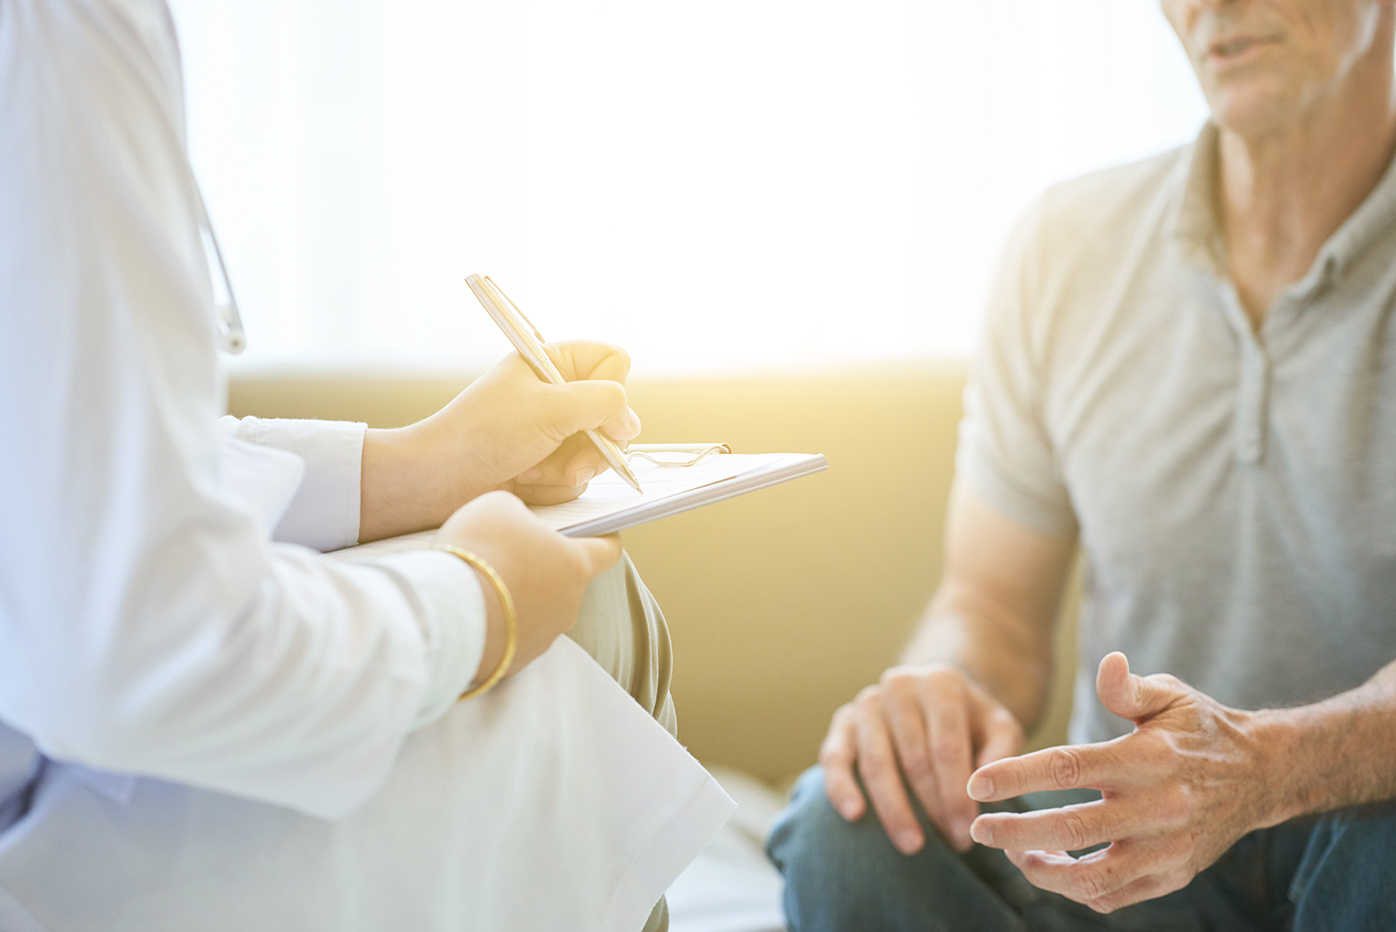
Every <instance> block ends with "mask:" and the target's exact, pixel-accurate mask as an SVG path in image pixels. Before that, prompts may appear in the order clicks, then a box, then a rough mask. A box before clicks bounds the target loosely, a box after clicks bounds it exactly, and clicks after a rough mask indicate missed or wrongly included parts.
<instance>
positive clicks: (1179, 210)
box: [1168, 120, 1396, 284]
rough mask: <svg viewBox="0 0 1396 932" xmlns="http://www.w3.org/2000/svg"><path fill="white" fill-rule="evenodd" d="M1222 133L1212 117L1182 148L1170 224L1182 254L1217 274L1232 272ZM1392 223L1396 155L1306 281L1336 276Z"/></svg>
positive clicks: (1324, 248)
mask: <svg viewBox="0 0 1396 932" xmlns="http://www.w3.org/2000/svg"><path fill="white" fill-rule="evenodd" d="M1219 140H1220V133H1219V132H1218V130H1217V127H1216V124H1214V123H1212V122H1211V121H1210V120H1209V121H1208V122H1207V124H1206V125H1205V126H1203V127H1202V131H1201V132H1200V133H1198V135H1197V139H1195V140H1194V141H1193V143H1192V145H1190V146H1188V147H1187V148H1185V149H1184V150H1183V151H1182V153H1181V154H1180V158H1179V160H1178V167H1177V170H1176V173H1175V176H1174V177H1175V181H1174V185H1173V190H1174V196H1173V201H1172V204H1171V206H1170V212H1169V221H1168V222H1169V228H1170V233H1171V235H1172V238H1173V240H1174V242H1176V243H1177V244H1178V247H1179V249H1180V251H1181V253H1182V256H1183V259H1184V260H1185V261H1186V262H1188V263H1189V264H1191V265H1194V266H1197V267H1199V268H1202V269H1205V270H1206V271H1209V272H1211V273H1213V274H1214V275H1216V276H1217V277H1219V278H1221V277H1225V276H1226V275H1227V260H1226V241H1225V239H1224V237H1223V236H1222V230H1221V223H1220V214H1219V210H1218V205H1219V204H1220V198H1219V196H1218V190H1217V175H1218V166H1219V160H1218V158H1217V149H1218V146H1219ZM1392 223H1396V158H1393V160H1392V162H1391V164H1389V165H1387V167H1386V171H1385V172H1384V173H1383V174H1382V176H1381V180H1380V181H1378V182H1377V186H1376V187H1375V188H1373V189H1372V191H1371V193H1370V194H1368V195H1367V197H1366V199H1364V200H1363V201H1362V203H1361V204H1359V205H1358V207H1357V210H1355V211H1353V212H1352V214H1351V215H1350V216H1349V217H1348V218H1347V220H1345V221H1343V224H1342V226H1340V227H1338V229H1337V231H1336V232H1334V233H1333V235H1332V236H1330V237H1329V238H1328V241H1327V242H1325V243H1324V244H1323V246H1322V248H1320V249H1319V251H1318V256H1317V257H1316V258H1315V260H1314V264H1313V266H1312V267H1311V268H1310V270H1309V273H1308V274H1307V275H1306V276H1305V277H1304V281H1305V282H1312V283H1314V284H1317V283H1318V282H1319V281H1321V280H1323V279H1324V278H1326V277H1336V276H1338V275H1341V274H1342V273H1343V271H1344V270H1345V269H1346V268H1347V267H1348V266H1349V265H1350V264H1351V263H1352V261H1353V259H1355V258H1356V257H1357V256H1358V255H1359V254H1360V253H1361V252H1362V250H1363V249H1365V248H1366V247H1367V246H1368V245H1369V244H1371V243H1372V242H1373V241H1374V240H1375V239H1377V237H1378V236H1379V235H1380V234H1381V233H1382V232H1384V231H1385V230H1386V229H1387V228H1388V227H1389V226H1391V224H1392Z"/></svg>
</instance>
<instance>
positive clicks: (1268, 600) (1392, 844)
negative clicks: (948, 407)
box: [769, 0, 1396, 932]
mask: <svg viewBox="0 0 1396 932" xmlns="http://www.w3.org/2000/svg"><path fill="white" fill-rule="evenodd" d="M1162 7H1163V10H1164V13H1165V14H1166V16H1167V17H1168V19H1169V20H1170V22H1171V23H1172V25H1173V27H1174V29H1175V30H1176V32H1177V33H1178V35H1179V37H1180V38H1181V39H1182V41H1183V44H1184V46H1185V48H1186V50H1187V53H1188V55H1189V57H1190V59H1191V61H1192V63H1193V66H1194V69H1195V70H1196V73H1197V76H1198V79H1199V80H1200V82H1201V85H1202V89H1203V91H1204V93H1205V95H1206V98H1207V100H1208V102H1209V105H1210V107H1211V112H1212V119H1211V121H1210V122H1209V123H1208V125H1207V126H1205V127H1204V128H1203V130H1202V132H1201V134H1200V135H1199V137H1198V138H1197V140H1196V142H1195V143H1193V144H1192V145H1190V146H1188V147H1186V148H1184V149H1182V150H1180V151H1178V152H1174V153H1170V154H1167V155H1164V156H1161V157H1158V158H1154V159H1150V160H1148V161H1145V162H1142V163H1140V164H1136V165H1130V166H1126V167H1123V168H1119V169H1114V170H1110V171H1105V172H1102V173H1099V174H1096V175H1092V176H1089V177H1086V178H1083V179H1080V180H1077V181H1073V182H1069V183H1067V184H1063V185H1061V186H1059V187H1056V188H1054V189H1053V190H1051V191H1049V192H1048V193H1047V195H1046V196H1045V197H1044V198H1043V199H1042V200H1041V202H1040V203H1039V204H1038V205H1037V206H1036V208H1035V209H1034V210H1033V211H1032V212H1031V213H1030V214H1029V216H1028V217H1027V219H1026V220H1025V221H1024V222H1023V224H1022V225H1021V227H1020V228H1019V230H1018V231H1017V233H1016V234H1015V236H1014V238H1013V240H1012V242H1011V244H1010V247H1009V251H1008V260H1007V264H1006V268H1005V270H1004V272H1003V275H1002V277H1001V279H1000V280H999V282H998V283H997V289H996V294H995V297H994V298H993V300H992V304H991V307H990V311H989V324H988V335H987V342H986V345H985V347H984V350H983V354H982V356H981V358H980V360H979V362H978V364H977V367H976V369H975V371H974V373H973V376H972V380H971V387H970V389H969V391H968V394H967V396H966V404H967V412H966V418H965V421H964V424H963V427H962V433H961V445H960V450H959V453H958V479H957V484H956V487H955V489H954V491H953V493H952V502H951V508H950V516H949V524H948V527H947V532H946V534H947V560H946V570H945V577H944V580H943V582H942V584H941V586H940V589H939V591H938V593H937V594H936V596H935V598H934V600H933V601H932V603H931V605H930V607H929V609H928V610H927V613H926V615H925V617H924V619H923V621H922V623H921V627H920V629H919V631H918V633H917V634H916V636H915V637H914V638H913V640H912V641H911V643H910V645H909V646H908V648H907V650H906V653H905V657H904V660H903V663H902V664H901V665H900V666H897V667H894V668H892V669H890V670H888V671H887V672H886V673H885V674H884V675H883V677H882V679H881V681H880V682H879V683H878V684H877V685H875V686H870V687H868V688H867V689H865V690H864V691H863V692H861V693H860V694H859V695H858V697H857V698H856V699H855V700H854V701H853V702H851V703H849V704H848V705H846V706H844V707H843V708H841V709H839V710H838V712H837V713H836V714H835V715H834V718H833V723H832V725H831V727H830V730H829V733H828V737H827V738H826V740H825V743H824V745H823V748H822V750H821V753H820V764H821V768H822V769H816V770H813V771H811V772H809V773H808V774H806V775H805V777H804V778H802V780H801V782H800V784H799V786H798V787H797V790H796V793H795V796H794V799H793V801H792V804H791V806H790V808H789V809H788V810H787V811H786V813H785V814H784V815H783V817H782V819H781V821H780V822H779V823H778V825H777V827H776V829H775V831H774V833H773V835H772V838H771V841H770V848H769V850H770V854H771V857H772V858H773V859H774V860H775V862H776V864H777V865H778V866H779V867H780V868H781V869H782V871H783V872H784V874H785V878H786V883H787V887H786V893H785V905H786V910H787V915H788V920H789V924H790V928H791V929H792V930H793V932H817V930H833V929H844V930H853V929H856V930H876V929H899V930H913V929H914V930H918V932H924V930H932V929H947V930H957V932H958V930H969V929H974V930H1010V929H1012V930H1021V929H1053V930H1065V929H1100V928H1120V929H1125V928H1129V929H1146V928H1169V929H1173V928H1187V929H1204V928H1206V929H1226V930H1247V929H1256V930H1260V929H1271V928H1293V929H1295V930H1300V932H1318V930H1336V929H1344V930H1348V929H1352V930H1356V929H1364V930H1366V929H1392V928H1396V902H1393V899H1392V895H1391V894H1392V887H1391V878H1392V876H1393V875H1392V870H1393V867H1392V865H1393V864H1396V815H1394V814H1393V810H1392V805H1391V800H1393V798H1396V766H1393V761H1396V530H1393V529H1396V481H1393V480H1396V168H1393V167H1392V161H1393V149H1396V93H1394V89H1393V79H1392V74H1393V61H1392V60H1393V39H1394V38H1396V6H1394V5H1393V4H1392V2H1391V0H1272V2H1265V3H1262V2H1258V0H1234V2H1226V3H1220V2H1202V0H1163V2H1162ZM1078 543H1079V546H1080V547H1081V549H1082V551H1083V554H1084V558H1085V563H1086V567H1087V576H1086V586H1085V602H1084V607H1083V612H1082V617H1081V627H1080V638H1079V641H1080V647H1079V653H1080V657H1079V667H1078V669H1077V680H1076V692H1075V698H1076V702H1075V713H1074V718H1073V722H1072V729H1071V739H1072V741H1073V744H1072V745H1071V746H1068V747H1064V748H1057V749H1049V750H1047V751H1042V752H1038V753H1034V754H1028V755H1024V756H1020V757H1015V756H1013V755H1015V754H1018V753H1019V751H1020V746H1021V743H1022V740H1023V735H1024V733H1025V731H1027V730H1029V729H1031V728H1032V727H1033V724H1034V723H1035V722H1036V721H1037V719H1038V716H1039V714H1040V712H1041V710H1042V705H1043V700H1044V694H1045V692H1046V689H1047V685H1048V682H1049V680H1050V678H1051V631H1052V626H1053V621H1054V616H1055V614H1056V611H1057V607H1058V603H1059V600H1060V596H1061V593H1062V589H1063V585H1064V583H1065V580H1066V576H1067V573H1068V565H1069V563H1070V562H1071V557H1072V553H1073V549H1074V548H1075V546H1077V544H1078ZM1117 652H1123V655H1122V653H1117ZM1125 655H1127V657H1128V660H1126V656H1125ZM1130 664H1133V666H1134V667H1135V668H1136V669H1137V670H1138V671H1140V672H1141V673H1147V674H1149V675H1147V676H1143V677H1140V676H1136V675H1135V674H1134V673H1131V672H1130ZM1175 677H1176V678H1175ZM1097 697H1098V699H1099V701H1096V700H1097ZM1043 793H1048V794H1049V795H1045V796H1044V795H1042V794H1043ZM1053 793H1054V794H1055V795H1051V794H1053ZM979 803H985V804H986V805H985V807H984V809H983V811H982V812H981V810H980V807H979ZM869 804H870V805H869ZM1102 846H1103V847H1102ZM1086 849H1091V850H1089V852H1086V853H1083V852H1085V850H1086ZM1068 852H1072V853H1074V854H1072V853H1068ZM1076 855H1079V857H1078V856H1076ZM1103 914H1109V915H1103Z"/></svg>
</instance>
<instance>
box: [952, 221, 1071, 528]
mask: <svg viewBox="0 0 1396 932" xmlns="http://www.w3.org/2000/svg"><path fill="white" fill-rule="evenodd" d="M1042 227H1043V223H1042V207H1041V205H1040V204H1039V205H1038V206H1037V207H1035V208H1034V209H1033V210H1032V211H1030V212H1029V213H1028V215H1027V216H1026V217H1025V218H1024V219H1023V220H1022V221H1021V222H1020V223H1019V224H1018V227H1017V228H1016V229H1015V230H1014V233H1013V235H1012V237H1010V239H1009V244H1008V248H1007V250H1006V251H1005V256H1004V261H1003V264H1002V267H1001V269H1000V271H999V274H998V277H997V279H996V281H995V283H994V288H993V290H992V293H991V297H990V300H989V307H988V315H987V316H988V320H987V324H986V329H985V333H984V339H983V343H982V345H981V347H980V350H979V353H978V355H977V357H976V359H975V362H974V366H973V368H972V370H971V372H970V379H969V384H968V385H967V387H966V388H965V416H964V419H963V420H962V421H961V422H960V442H959V449H958V450H957V453H956V458H955V470H956V474H957V476H958V477H959V478H960V479H961V480H963V481H965V482H967V483H968V485H969V486H970V487H971V488H973V489H974V490H975V492H977V493H978V494H979V495H981V496H983V498H984V499H985V500H987V501H988V502H989V504H990V505H992V506H993V507H994V508H996V509H998V510H999V511H1001V512H1003V514H1005V515H1006V516H1007V517H1009V518H1010V519H1012V520H1013V521H1016V522H1017V523H1018V524H1021V525H1022V526H1023V527H1025V528H1028V529H1029V530H1033V531H1037V532H1038V533H1041V534H1047V535H1049V536H1052V537H1070V536H1072V535H1073V534H1075V533H1076V530H1077V522H1076V515H1075V512H1074V510H1073V509H1072V506H1071V497H1070V495H1069V494H1068V492H1067V488H1066V483H1065V480H1064V479H1063V476H1062V471H1061V465H1060V459H1059V457H1058V455H1057V450H1056V449H1055V448H1054V445H1053V443H1052V439H1051V433H1050V431H1049V429H1048V424H1047V423H1046V421H1045V418H1044V410H1045V405H1044V382H1043V374H1042V366H1041V361H1040V358H1039V354H1038V353H1036V352H1035V347H1034V345H1033V337H1034V335H1035V334H1037V333H1040V332H1041V329H1042V328H1041V324H1042V323H1043V321H1042V319H1041V315H1043V314H1044V313H1045V312H1046V311H1047V308H1046V307H1045V304H1046V301H1045V299H1044V297H1043V295H1042V293H1041V289H1040V287H1039V282H1040V281H1041V279H1042V274H1041V273H1042V269H1041V268H1040V266H1041V255H1042V248H1041V247H1042V245H1043V243H1042V239H1043V235H1044V234H1043V230H1042Z"/></svg>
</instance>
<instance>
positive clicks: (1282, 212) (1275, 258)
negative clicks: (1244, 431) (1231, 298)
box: [1218, 58, 1396, 329]
mask: <svg viewBox="0 0 1396 932" xmlns="http://www.w3.org/2000/svg"><path fill="white" fill-rule="evenodd" d="M1375 67H1378V68H1380V67H1381V65H1380V63H1378V64H1377V65H1376V66H1375ZM1350 77H1352V78H1353V79H1354V80H1353V81H1352V92H1351V93H1348V94H1346V95H1338V96H1337V97H1336V99H1334V100H1333V101H1332V102H1329V103H1327V104H1326V105H1323V104H1320V105H1315V106H1314V107H1313V108H1311V110H1310V111H1307V112H1305V113H1303V114H1300V115H1298V116H1297V117H1296V118H1295V119H1294V120H1292V121H1290V122H1288V123H1286V124H1285V125H1283V126H1280V127H1277V128H1275V129H1273V130H1271V131H1268V132H1266V133H1263V134H1256V135H1254V136H1250V137H1247V136H1243V135H1241V134H1240V133H1236V132H1232V131H1230V130H1227V129H1225V128H1223V129H1222V130H1221V144H1220V148H1219V152H1220V165H1219V175H1218V177H1219V179H1220V186H1219V192H1218V193H1219V200H1220V204H1219V206H1220V208H1221V216H1222V222H1223V227H1224V230H1225V237H1226V248H1227V256H1228V262H1229V266H1230V270H1231V277H1232V280H1233V282H1234V283H1235V285H1236V291H1237V294H1238V295H1239V297H1240V298H1241V303H1242V305H1243V306H1244V307H1245V309H1246V313H1247V314H1248V315H1249V316H1250V318H1251V322H1252V324H1253V325H1254V326H1255V327H1256V328H1257V329H1259V327H1260V324H1261V322H1262V321H1263V320H1264V318H1265V313H1266V311H1267V310H1268V309H1269V307H1270V305H1271V303H1272V302H1273V301H1274V299H1275V297H1276V296H1277V295H1278V294H1279V293H1280V291H1282V290H1283V289H1284V288H1285V287H1286V286H1287V285H1289V284H1291V283H1293V282H1295V281H1298V280H1299V279H1301V278H1303V277H1304V275H1305V274H1306V273H1307V272H1308V270H1309V268H1310V266H1312V265H1313V262H1314V259H1315V258H1316V257H1317V256H1318V251H1319V249H1321V248H1322V247H1323V244H1324V243H1325V242H1326V241H1327V240H1328V238H1329V237H1330V236H1332V235H1333V233H1334V232H1336V231H1337V229H1338V228H1339V227H1340V226H1342V224H1343V221H1345V220H1346V219H1347V218H1348V217H1349V216H1351V215H1352V213H1353V211H1355V210H1356V209H1357V208H1358V206H1359V205H1360V204H1361V203H1362V202H1363V200H1365V199H1366V197H1367V195H1369V194H1370V193H1371V192H1372V189H1373V188H1375V187H1376V185H1377V183H1378V182H1379V181H1380V180H1381V177H1382V174H1383V173H1384V172H1385V170H1386V167H1387V165H1389V164H1390V162H1391V160H1392V155H1393V151H1396V98H1394V97H1393V86H1392V85H1393V81H1392V65H1391V61H1390V59H1389V58H1388V59H1386V61H1385V65H1384V70H1383V71H1382V72H1381V73H1380V74H1378V75H1358V74H1353V75H1351V76H1350Z"/></svg>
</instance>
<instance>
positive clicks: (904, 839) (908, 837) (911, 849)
mask: <svg viewBox="0 0 1396 932" xmlns="http://www.w3.org/2000/svg"><path fill="white" fill-rule="evenodd" d="M897 850H899V851H901V853H902V854H915V853H916V852H917V851H919V850H921V833H920V832H913V831H911V830H910V829H908V830H907V831H905V832H902V833H901V834H900V835H898V836H897Z"/></svg>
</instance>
